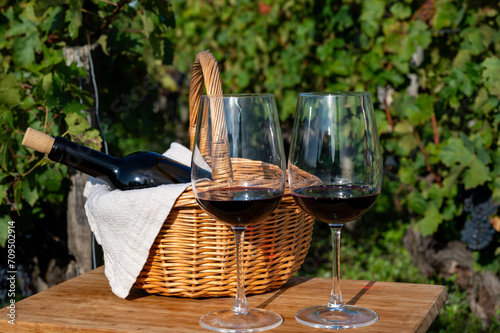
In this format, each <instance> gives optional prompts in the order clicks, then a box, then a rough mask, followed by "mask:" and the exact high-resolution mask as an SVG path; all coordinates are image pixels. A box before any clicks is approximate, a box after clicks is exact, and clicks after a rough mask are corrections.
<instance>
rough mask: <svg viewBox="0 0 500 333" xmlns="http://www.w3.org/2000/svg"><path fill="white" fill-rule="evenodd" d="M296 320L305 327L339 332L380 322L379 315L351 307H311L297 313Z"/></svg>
mask: <svg viewBox="0 0 500 333" xmlns="http://www.w3.org/2000/svg"><path fill="white" fill-rule="evenodd" d="M295 319H297V321H298V322H299V323H301V324H304V325H308V326H312V327H316V328H329V329H336V330H338V329H344V328H357V327H363V326H368V325H371V324H373V323H375V322H376V321H377V320H378V315H377V314H376V313H375V312H374V311H372V310H369V309H365V308H361V307H358V306H351V305H345V306H342V307H328V306H311V307H309V308H305V309H302V310H300V311H299V312H297V313H296V314H295Z"/></svg>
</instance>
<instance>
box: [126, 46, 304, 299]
mask: <svg viewBox="0 0 500 333" xmlns="http://www.w3.org/2000/svg"><path fill="white" fill-rule="evenodd" d="M203 83H204V85H205V87H206V91H207V95H212V96H218V95H222V89H221V84H220V78H219V71H218V66H217V61H216V60H215V58H214V57H213V56H212V54H211V53H210V52H209V51H205V52H201V53H199V54H198V55H197V57H196V60H195V63H194V66H193V70H192V78H191V87H190V89H191V90H190V101H189V106H190V113H191V114H190V139H191V147H192V144H193V141H194V131H195V127H196V122H197V119H198V110H199V107H200V100H201V94H202V92H203ZM215 100H217V99H215ZM210 107H211V109H214V108H216V107H217V106H214V105H211V106H210ZM228 162H229V165H230V167H231V168H232V172H234V173H238V174H240V173H243V174H244V173H245V170H248V168H263V169H266V168H267V169H266V170H268V169H269V167H268V166H266V165H264V164H263V163H261V162H256V161H251V160H245V159H231V161H228ZM266 172H267V171H266ZM269 172H271V171H269ZM312 229H313V220H312V219H311V218H310V217H309V216H308V215H306V214H305V213H303V212H302V211H301V210H300V209H299V207H298V206H297V205H296V204H295V202H294V200H293V197H292V196H291V195H290V193H289V190H288V187H287V189H286V192H285V195H284V197H283V200H282V202H281V204H280V205H279V206H278V208H276V210H275V211H274V212H273V213H272V214H271V215H270V216H269V217H267V218H266V219H265V220H263V221H260V222H257V223H255V224H253V225H252V226H251V227H249V228H248V229H247V231H246V232H245V239H244V267H245V289H246V293H247V294H257V293H263V292H266V291H269V290H272V289H276V288H279V287H281V286H282V285H283V284H284V283H285V282H286V281H288V279H290V278H291V277H292V276H293V275H294V274H295V273H297V271H298V269H299V268H300V266H301V265H302V263H303V261H304V259H305V257H306V254H307V251H308V249H309V245H310V241H311V237H312ZM134 286H135V287H137V288H142V289H144V290H146V291H147V292H149V293H154V294H160V295H165V296H181V297H191V298H196V297H221V296H233V295H235V293H236V251H235V240H234V234H233V231H232V229H231V228H230V227H228V226H226V225H224V224H222V223H219V222H217V221H215V220H213V219H212V218H210V217H209V216H208V215H207V214H206V213H205V212H204V211H203V210H202V209H201V208H200V207H199V205H198V203H197V202H196V199H195V197H194V194H193V191H192V190H191V188H188V189H187V190H186V191H185V192H184V193H183V194H182V195H181V196H180V197H179V198H178V199H177V201H176V203H175V205H174V208H173V209H172V210H171V212H170V214H169V215H168V217H167V218H166V220H165V223H164V224H163V227H162V229H161V230H160V232H159V234H158V236H157V238H156V240H155V242H154V244H153V246H152V247H151V250H150V254H149V258H148V260H147V262H146V264H145V265H144V268H143V270H142V271H141V273H140V275H139V276H138V278H137V281H136V283H135V284H134Z"/></svg>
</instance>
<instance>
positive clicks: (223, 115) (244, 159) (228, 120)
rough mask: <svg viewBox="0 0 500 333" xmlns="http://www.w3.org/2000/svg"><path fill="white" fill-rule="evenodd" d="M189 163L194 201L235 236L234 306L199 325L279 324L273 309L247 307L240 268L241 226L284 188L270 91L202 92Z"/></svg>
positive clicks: (234, 328)
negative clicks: (209, 94)
mask: <svg viewBox="0 0 500 333" xmlns="http://www.w3.org/2000/svg"><path fill="white" fill-rule="evenodd" d="M191 166H192V171H191V180H192V187H193V192H194V195H195V198H196V200H197V201H198V203H199V204H200V206H201V207H202V209H203V210H204V211H206V212H207V214H208V215H210V216H211V217H213V218H214V219H215V220H217V221H219V222H221V223H223V224H225V225H227V226H230V227H232V229H233V231H234V235H235V241H236V266H237V268H236V274H237V291H236V298H235V302H234V306H233V308H232V309H227V310H218V311H214V312H211V313H208V314H206V315H204V316H203V317H202V318H201V319H200V325H201V326H203V327H205V328H208V329H211V330H214V331H219V332H259V331H263V330H267V329H271V328H274V327H277V326H279V325H280V324H281V323H282V322H283V318H282V317H281V316H280V315H279V314H277V313H274V312H272V311H268V310H264V309H252V308H249V307H248V304H247V300H246V297H245V285H244V281H245V278H244V269H243V266H244V265H243V239H244V234H245V230H246V229H247V227H248V226H251V225H252V224H254V223H256V222H258V221H260V220H262V219H264V218H265V217H267V216H268V215H269V214H271V212H272V211H273V210H274V209H275V208H276V207H277V206H278V205H279V203H280V201H281V199H282V197H283V193H284V191H285V182H286V162H285V155H284V149H283V141H282V136H281V130H280V126H279V119H278V113H277V109H276V102H275V99H274V95H272V94H236V95H222V96H215V97H214V96H211V97H209V96H202V98H201V104H200V113H199V115H198V120H197V127H196V134H195V141H194V146H193V159H192V164H191Z"/></svg>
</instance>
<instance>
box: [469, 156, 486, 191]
mask: <svg viewBox="0 0 500 333" xmlns="http://www.w3.org/2000/svg"><path fill="white" fill-rule="evenodd" d="M489 174H490V170H489V168H488V167H487V166H486V165H485V164H484V163H482V162H481V161H480V160H479V159H478V158H474V160H473V161H472V163H471V164H469V166H468V167H467V169H466V170H465V172H464V185H465V189H466V190H468V189H472V188H475V187H477V186H480V185H483V184H484V183H485V182H486V181H488V179H489Z"/></svg>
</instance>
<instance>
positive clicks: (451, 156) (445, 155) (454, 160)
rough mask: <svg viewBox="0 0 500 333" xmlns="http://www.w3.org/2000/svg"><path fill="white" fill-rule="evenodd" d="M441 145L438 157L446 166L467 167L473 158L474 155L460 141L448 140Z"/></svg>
mask: <svg viewBox="0 0 500 333" xmlns="http://www.w3.org/2000/svg"><path fill="white" fill-rule="evenodd" d="M443 144H444V145H443V148H442V149H441V152H440V153H439V155H438V156H439V158H440V159H441V161H442V162H443V163H444V164H445V165H446V166H453V165H454V164H464V165H468V164H469V163H471V162H472V161H473V160H474V158H475V155H474V153H472V152H471V151H470V150H468V149H467V148H466V147H465V144H464V143H463V141H462V140H460V139H456V138H450V139H448V140H447V141H446V142H443Z"/></svg>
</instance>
